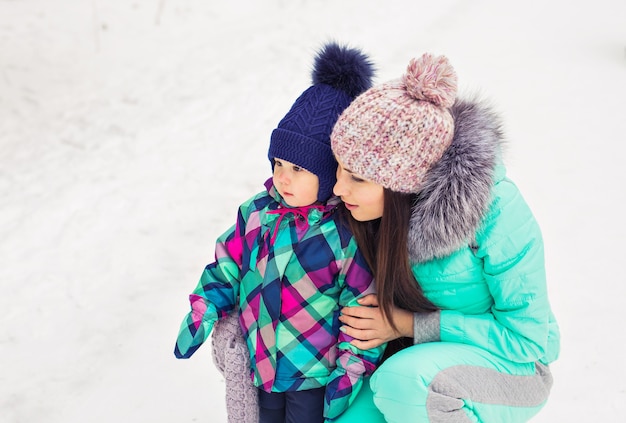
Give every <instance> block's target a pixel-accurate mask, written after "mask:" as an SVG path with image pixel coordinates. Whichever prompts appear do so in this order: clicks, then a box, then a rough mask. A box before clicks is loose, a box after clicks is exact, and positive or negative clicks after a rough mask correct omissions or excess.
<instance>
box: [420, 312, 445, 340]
mask: <svg viewBox="0 0 626 423" xmlns="http://www.w3.org/2000/svg"><path fill="white" fill-rule="evenodd" d="M440 314H441V313H440V312H439V311H433V312H430V313H414V314H413V344H423V343H425V342H439V341H441V335H440V333H441V328H440V324H439V322H440V320H439V319H440Z"/></svg>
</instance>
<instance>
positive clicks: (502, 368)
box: [331, 54, 559, 423]
mask: <svg viewBox="0 0 626 423" xmlns="http://www.w3.org/2000/svg"><path fill="white" fill-rule="evenodd" d="M456 90H457V80H456V73H455V71H454V69H453V68H452V67H451V66H450V64H449V63H448V61H447V59H446V58H445V57H434V56H432V55H428V54H426V55H424V56H422V57H420V58H419V59H413V60H412V61H411V62H410V64H409V66H408V68H407V71H406V74H405V75H404V76H403V78H402V79H399V80H395V81H391V82H388V83H386V84H382V85H381V86H378V87H374V88H371V89H369V90H368V91H366V92H365V93H363V94H361V95H360V96H359V97H358V98H357V99H355V100H354V102H353V103H352V104H351V105H350V106H349V107H348V108H347V109H346V110H345V111H344V112H343V113H342V115H341V117H340V118H339V120H338V121H337V124H336V126H335V128H334V130H333V133H332V136H331V140H332V142H331V145H332V149H333V152H334V153H335V156H336V158H337V161H338V162H339V168H338V171H337V183H336V185H335V187H334V192H335V194H336V195H338V196H340V197H341V199H342V200H343V201H344V203H345V208H346V210H347V211H348V214H349V215H350V217H351V224H352V227H353V233H354V234H355V237H356V238H357V240H358V244H359V246H360V247H361V248H362V251H363V252H364V253H365V255H366V259H367V262H368V264H369V265H370V268H371V269H372V271H373V273H374V275H375V280H376V290H377V294H375V295H370V296H367V297H365V298H363V299H360V300H359V303H360V306H356V307H344V308H343V309H342V317H340V320H341V321H342V322H343V324H344V326H343V327H342V330H345V331H346V333H347V334H348V335H350V336H352V337H353V338H355V340H354V341H353V342H352V344H353V345H354V346H355V347H358V348H362V349H367V348H372V347H376V346H378V345H381V344H382V343H384V342H388V341H394V340H397V339H400V338H412V342H411V344H413V345H412V346H409V347H408V348H405V349H403V350H401V351H400V352H397V353H396V354H394V355H392V356H391V357H390V358H389V359H387V360H386V361H385V362H384V363H383V364H382V365H381V366H380V367H379V368H378V369H377V370H376V372H375V373H374V375H373V376H372V377H371V380H369V383H366V387H365V388H364V389H363V390H361V392H360V394H359V397H358V398H357V399H356V400H355V402H354V403H353V405H352V406H351V407H350V408H349V409H348V410H347V412H346V413H344V414H343V415H342V416H341V417H340V418H339V419H338V420H337V421H338V422H341V423H347V422H359V423H362V422H383V421H386V422H409V421H411V422H494V423H501V422H507V423H513V422H522V421H527V420H528V419H530V418H531V417H532V416H533V415H535V414H536V413H537V412H538V411H539V410H540V409H541V408H542V406H543V405H544V404H545V402H546V401H547V398H548V395H549V392H550V388H551V385H552V377H551V374H550V369H549V364H550V363H552V362H553V361H554V360H556V359H557V356H558V353H559V331H558V326H557V323H556V321H555V319H554V316H553V314H552V311H551V308H550V303H549V301H548V294H547V289H546V277H545V276H546V275H545V268H544V254H543V242H542V237H541V232H540V229H539V226H538V225H537V222H536V221H535V219H534V217H533V215H532V213H531V211H530V209H529V207H528V205H527V204H526V202H525V201H524V199H523V198H522V195H521V194H520V192H519V191H518V189H517V187H516V186H515V185H514V184H513V182H512V181H511V180H509V179H508V178H507V177H506V176H505V169H504V167H503V165H502V163H501V160H500V144H501V142H502V133H501V129H500V123H499V120H498V118H497V117H496V116H495V114H494V113H493V112H492V111H490V110H489V109H488V108H487V107H486V106H485V105H484V104H482V103H481V102H478V101H471V100H468V101H464V100H458V99H456ZM425 309H426V310H430V311H424V310H425ZM394 342H395V341H394ZM390 349H391V345H390ZM370 388H371V389H370Z"/></svg>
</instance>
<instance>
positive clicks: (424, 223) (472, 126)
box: [408, 100, 503, 262]
mask: <svg viewBox="0 0 626 423" xmlns="http://www.w3.org/2000/svg"><path fill="white" fill-rule="evenodd" d="M450 112H451V113H452V117H453V119H454V125H455V128H454V138H453V140H452V144H451V145H450V146H449V147H448V148H447V149H446V151H445V153H444V154H443V156H442V158H441V159H440V160H439V161H438V162H437V163H435V164H434V165H433V166H432V167H431V168H430V170H429V171H428V172H427V174H426V177H425V179H424V185H423V187H422V189H421V191H420V192H419V194H418V197H417V201H416V203H415V205H414V206H413V215H412V216H411V221H410V224H409V239H408V243H409V257H410V258H411V261H412V262H424V261H428V260H431V259H433V258H438V257H444V256H446V255H449V254H451V253H452V252H454V251H456V250H457V249H459V248H460V247H461V246H462V245H463V244H466V243H468V242H471V241H472V239H473V238H474V233H475V232H476V229H477V228H478V225H479V224H480V222H481V219H482V218H483V216H484V214H485V211H486V208H487V207H488V205H489V201H490V199H491V189H492V187H493V185H494V174H495V168H496V164H497V160H498V157H499V155H500V148H501V145H502V143H503V133H502V129H501V123H500V119H499V118H498V116H497V115H496V114H495V113H494V112H493V111H492V110H491V108H490V107H489V106H488V105H487V104H485V103H484V102H483V101H478V100H457V101H456V102H455V103H454V105H453V106H452V107H451V109H450Z"/></svg>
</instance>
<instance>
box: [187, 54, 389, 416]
mask: <svg viewBox="0 0 626 423" xmlns="http://www.w3.org/2000/svg"><path fill="white" fill-rule="evenodd" d="M372 74H373V68H372V65H371V63H370V62H369V60H368V58H367V57H366V56H364V55H363V54H362V53H361V52H360V51H359V50H355V49H348V48H345V47H340V46H338V45H337V44H334V43H331V44H328V45H327V46H325V47H324V49H322V51H321V52H320V53H319V54H318V56H317V57H316V61H315V67H314V70H313V86H311V87H310V88H309V89H307V90H306V91H305V92H304V93H302V95H300V97H299V98H298V99H297V100H296V101H295V103H294V104H293V106H292V107H291V110H290V111H289V112H288V113H287V115H286V116H285V117H284V118H283V119H282V120H281V122H280V123H279V124H278V127H277V128H276V129H275V130H274V131H273V132H272V136H271V141H270V148H269V159H270V161H271V163H272V168H273V177H272V178H271V179H270V180H268V181H267V182H266V184H265V186H266V190H265V191H263V192H261V193H259V194H257V195H256V196H254V197H253V198H251V199H250V200H248V201H246V202H245V203H244V204H242V205H241V206H240V208H239V213H238V217H237V223H236V224H235V225H234V226H233V227H232V228H231V229H230V230H228V231H227V232H226V233H224V234H223V235H222V236H221V237H220V238H219V239H218V241H217V245H216V248H215V262H213V263H211V264H209V265H208V266H207V267H206V268H205V270H204V272H203V274H202V277H201V279H200V282H199V283H198V286H197V288H196V289H195V290H194V292H193V293H192V294H191V295H190V297H189V299H190V302H191V312H190V313H189V314H188V315H187V316H186V317H185V319H184V321H183V323H182V325H181V328H180V333H179V335H178V339H177V342H176V348H175V355H176V357H178V358H188V357H190V356H191V355H192V354H193V353H194V352H195V351H196V350H197V349H198V348H199V347H200V345H202V343H203V342H204V341H205V340H206V338H207V337H208V335H209V333H210V332H211V329H212V328H213V325H214V323H215V322H216V321H217V320H218V319H221V318H224V317H226V316H227V315H228V314H229V313H231V312H233V310H234V309H235V308H236V306H239V323H240V325H241V329H242V330H243V333H244V337H245V338H246V341H247V346H248V349H249V352H250V361H251V369H250V372H251V376H252V381H253V383H254V385H255V386H256V387H258V395H259V397H258V399H259V419H260V422H261V423H266V422H298V423H306V422H315V423H319V422H321V421H323V419H324V416H326V417H329V418H334V417H336V416H338V415H339V414H341V412H343V411H344V410H345V408H346V407H347V406H348V404H349V403H350V401H351V400H352V398H354V397H355V396H356V394H357V392H358V390H359V388H360V386H361V384H362V378H363V377H364V376H366V375H368V374H371V372H372V371H373V370H374V368H375V366H376V365H377V363H378V360H379V356H380V354H381V352H382V347H378V348H374V349H371V350H367V351H366V350H360V349H358V348H356V347H354V346H353V345H351V344H350V343H349V342H350V341H351V340H352V338H350V337H349V336H346V335H345V334H342V333H341V332H340V331H339V326H340V324H339V320H338V317H339V309H340V307H341V306H346V305H350V304H353V303H354V304H355V305H356V303H355V300H356V299H357V298H359V297H360V296H362V295H364V294H367V293H371V292H373V290H372V286H373V282H372V275H371V274H370V272H369V270H368V268H367V265H366V263H365V261H364V259H363V256H362V254H361V253H360V251H359V250H358V248H357V244H356V240H355V239H354V238H353V237H352V235H351V233H350V231H349V228H348V227H347V225H346V224H342V222H341V221H339V220H338V219H337V213H335V212H336V207H337V205H338V204H339V203H340V201H339V199H338V198H336V197H332V187H333V185H334V182H335V172H336V169H337V163H336V161H335V160H334V157H333V155H332V151H331V149H330V133H331V130H332V127H333V125H334V123H335V122H336V120H337V117H338V116H339V114H340V113H341V111H343V110H344V109H345V107H346V106H347V105H348V104H349V103H350V101H352V100H353V99H354V97H356V96H357V95H358V94H359V93H361V92H362V91H364V90H365V89H367V88H368V87H369V86H370V85H371V77H372Z"/></svg>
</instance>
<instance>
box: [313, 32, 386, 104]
mask: <svg viewBox="0 0 626 423" xmlns="http://www.w3.org/2000/svg"><path fill="white" fill-rule="evenodd" d="M373 76H374V65H373V64H372V62H370V60H369V58H368V57H367V56H366V55H365V54H363V53H362V52H361V50H358V49H355V48H349V47H347V46H340V45H339V44H337V43H335V42H331V43H328V44H326V45H325V46H324V47H323V48H322V49H321V50H320V52H319V53H318V54H317V56H316V57H315V63H314V65H313V84H314V85H316V84H326V85H330V86H331V87H333V88H336V89H338V90H341V91H343V92H345V93H347V94H348V95H349V96H350V97H352V98H355V97H356V96H358V95H359V94H361V93H362V92H363V91H365V90H367V89H368V88H370V87H371V86H372V77H373Z"/></svg>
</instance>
